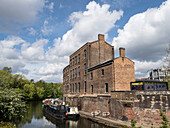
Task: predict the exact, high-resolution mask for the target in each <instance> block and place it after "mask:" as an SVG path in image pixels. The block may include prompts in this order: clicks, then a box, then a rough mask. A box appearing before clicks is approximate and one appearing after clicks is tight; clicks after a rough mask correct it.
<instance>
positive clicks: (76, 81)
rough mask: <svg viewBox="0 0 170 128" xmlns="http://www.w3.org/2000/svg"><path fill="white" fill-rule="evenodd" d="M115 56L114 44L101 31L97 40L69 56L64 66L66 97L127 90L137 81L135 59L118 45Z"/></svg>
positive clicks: (93, 95) (64, 96) (64, 90)
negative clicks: (131, 58)
mask: <svg viewBox="0 0 170 128" xmlns="http://www.w3.org/2000/svg"><path fill="white" fill-rule="evenodd" d="M119 54H120V56H119V57H117V58H115V56H114V46H112V45H110V44H109V43H107V42H106V41H105V40H104V35H102V34H99V35H98V40H96V41H94V42H87V43H86V44H84V45H83V46H82V47H81V48H79V49H78V50H77V51H75V52H74V53H73V54H72V55H70V58H69V65H68V66H66V67H65V68H64V70H63V98H64V100H65V101H70V100H71V99H72V98H74V97H89V96H92V97H96V96H98V95H103V96H104V95H106V96H109V95H110V93H111V91H128V90H130V82H133V81H135V71H134V62H133V61H132V60H130V59H129V58H127V57H125V48H119Z"/></svg>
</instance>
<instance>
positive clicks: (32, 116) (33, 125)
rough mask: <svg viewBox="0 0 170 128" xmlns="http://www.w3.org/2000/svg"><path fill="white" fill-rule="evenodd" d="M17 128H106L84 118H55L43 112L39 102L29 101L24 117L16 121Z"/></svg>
mask: <svg viewBox="0 0 170 128" xmlns="http://www.w3.org/2000/svg"><path fill="white" fill-rule="evenodd" d="M17 128H106V126H104V125H101V124H97V123H94V122H92V121H90V120H87V119H85V118H81V117H80V118H79V119H78V120H57V119H54V118H52V117H51V116H50V115H49V114H48V113H43V109H42V104H41V102H29V103H28V112H27V113H26V114H25V118H23V119H22V120H20V121H19V122H17Z"/></svg>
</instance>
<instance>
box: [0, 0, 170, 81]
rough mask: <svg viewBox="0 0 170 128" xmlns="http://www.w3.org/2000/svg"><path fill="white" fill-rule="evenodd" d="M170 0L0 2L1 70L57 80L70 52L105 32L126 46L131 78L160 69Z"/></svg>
mask: <svg viewBox="0 0 170 128" xmlns="http://www.w3.org/2000/svg"><path fill="white" fill-rule="evenodd" d="M169 12H170V0H168V1H166V0H95V1H90V0H74V1H72V0H64V1H63V0H24V1H23V0H15V1H13V0H1V1H0V69H2V68H3V67H4V66H9V67H12V69H13V73H14V74H15V73H20V74H23V75H25V76H26V77H27V78H28V79H35V80H36V81H37V80H40V79H42V80H45V81H47V82H62V70H63V68H64V67H65V66H66V65H68V58H69V55H70V54H71V53H73V52H74V51H75V50H76V49H78V48H79V47H81V46H82V45H83V44H85V43H86V42H88V41H94V40H96V39H97V34H99V33H102V34H105V38H106V41H107V42H108V43H110V44H112V45H113V46H115V54H116V56H118V48H119V47H125V48H126V56H127V57H128V58H130V59H132V60H133V61H134V62H135V71H136V78H141V77H147V71H148V70H149V69H151V68H161V67H162V65H163V63H164V62H163V60H164V59H165V57H166V52H165V49H166V48H168V45H169V42H170V37H169V35H170V26H169V23H170V13H169Z"/></svg>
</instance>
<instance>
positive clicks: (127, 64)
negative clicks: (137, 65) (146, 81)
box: [114, 57, 135, 91]
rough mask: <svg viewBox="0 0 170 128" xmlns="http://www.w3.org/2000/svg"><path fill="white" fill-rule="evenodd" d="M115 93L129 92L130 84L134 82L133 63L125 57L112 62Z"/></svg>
mask: <svg viewBox="0 0 170 128" xmlns="http://www.w3.org/2000/svg"><path fill="white" fill-rule="evenodd" d="M114 72H115V91H130V86H129V85H130V82H133V81H135V70H134V62H133V61H131V60H130V59H128V58H126V57H119V58H116V59H115V60H114Z"/></svg>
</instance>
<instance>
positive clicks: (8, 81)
mask: <svg viewBox="0 0 170 128" xmlns="http://www.w3.org/2000/svg"><path fill="white" fill-rule="evenodd" d="M12 83H13V80H12V74H10V73H8V72H6V71H3V70H0V87H3V88H4V87H7V88H9V87H10V86H11V85H12Z"/></svg>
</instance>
